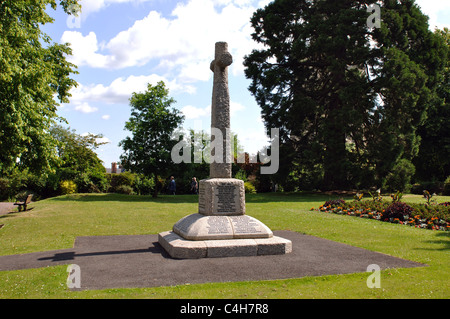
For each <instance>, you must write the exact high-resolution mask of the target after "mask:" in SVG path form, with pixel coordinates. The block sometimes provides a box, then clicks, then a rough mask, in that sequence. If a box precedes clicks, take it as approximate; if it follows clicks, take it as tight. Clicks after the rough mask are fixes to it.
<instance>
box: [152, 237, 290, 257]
mask: <svg viewBox="0 0 450 319" xmlns="http://www.w3.org/2000/svg"><path fill="white" fill-rule="evenodd" d="M158 237H159V238H158V241H159V244H160V245H161V246H162V247H163V248H164V249H165V250H166V251H167V253H168V254H169V255H170V256H171V257H172V258H179V259H198V258H218V257H242V256H264V255H283V254H288V253H290V252H291V251H292V242H291V241H290V240H287V239H284V238H281V237H277V236H273V237H271V238H256V239H222V240H188V239H184V238H183V237H181V236H180V235H177V234H176V233H174V232H172V231H167V232H163V233H160V234H159V236H158Z"/></svg>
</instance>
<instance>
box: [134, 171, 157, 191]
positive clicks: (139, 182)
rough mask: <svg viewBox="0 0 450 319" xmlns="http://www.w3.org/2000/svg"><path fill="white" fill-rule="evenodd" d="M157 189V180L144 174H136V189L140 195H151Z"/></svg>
mask: <svg viewBox="0 0 450 319" xmlns="http://www.w3.org/2000/svg"><path fill="white" fill-rule="evenodd" d="M154 189H155V181H154V180H153V178H148V177H146V176H144V175H138V176H136V179H135V180H134V191H135V192H136V193H137V194H139V195H150V194H152V192H153V190H154Z"/></svg>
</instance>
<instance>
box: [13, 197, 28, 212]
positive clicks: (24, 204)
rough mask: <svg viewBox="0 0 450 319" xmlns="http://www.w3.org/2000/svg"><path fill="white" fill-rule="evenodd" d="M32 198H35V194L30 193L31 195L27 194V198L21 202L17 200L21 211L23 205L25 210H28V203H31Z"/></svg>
mask: <svg viewBox="0 0 450 319" xmlns="http://www.w3.org/2000/svg"><path fill="white" fill-rule="evenodd" d="M32 198H33V194H30V195H28V196H27V198H26V199H25V200H24V201H21V202H19V201H17V202H15V203H14V205H17V206H19V207H18V209H19V212H20V211H21V210H22V207H23V211H26V210H27V205H28V204H29V203H31V199H32Z"/></svg>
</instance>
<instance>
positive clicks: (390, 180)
mask: <svg viewBox="0 0 450 319" xmlns="http://www.w3.org/2000/svg"><path fill="white" fill-rule="evenodd" d="M415 172H416V168H415V167H414V165H413V164H412V163H411V162H410V161H408V160H406V159H401V160H399V161H398V162H397V164H395V166H394V167H393V168H392V171H391V172H390V173H389V174H388V176H387V177H386V181H385V184H384V186H383V188H386V189H387V190H388V191H394V192H395V191H401V192H407V191H409V189H410V188H411V185H410V183H411V177H412V176H413V175H414V174H415Z"/></svg>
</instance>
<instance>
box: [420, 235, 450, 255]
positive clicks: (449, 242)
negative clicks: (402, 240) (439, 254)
mask: <svg viewBox="0 0 450 319" xmlns="http://www.w3.org/2000/svg"><path fill="white" fill-rule="evenodd" d="M428 231H430V230H428ZM435 237H436V240H428V241H426V243H429V244H437V245H443V246H444V247H442V248H434V250H450V232H448V231H436V236H435ZM419 249H424V248H419ZM425 250H426V249H425Z"/></svg>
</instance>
